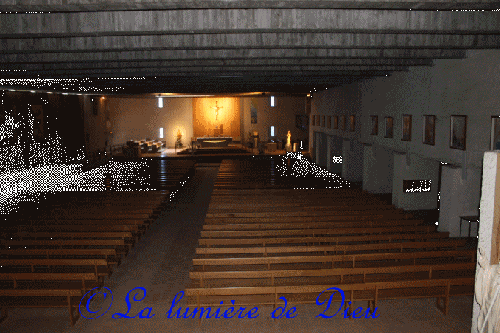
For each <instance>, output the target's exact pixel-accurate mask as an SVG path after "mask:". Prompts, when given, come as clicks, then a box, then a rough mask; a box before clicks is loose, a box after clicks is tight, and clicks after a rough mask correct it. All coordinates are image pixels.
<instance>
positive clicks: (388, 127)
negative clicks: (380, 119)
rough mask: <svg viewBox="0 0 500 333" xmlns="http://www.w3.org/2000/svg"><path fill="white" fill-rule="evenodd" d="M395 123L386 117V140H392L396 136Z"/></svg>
mask: <svg viewBox="0 0 500 333" xmlns="http://www.w3.org/2000/svg"><path fill="white" fill-rule="evenodd" d="M393 128H394V121H393V119H392V117H385V136H384V138H388V139H392V138H393V136H394V131H393Z"/></svg>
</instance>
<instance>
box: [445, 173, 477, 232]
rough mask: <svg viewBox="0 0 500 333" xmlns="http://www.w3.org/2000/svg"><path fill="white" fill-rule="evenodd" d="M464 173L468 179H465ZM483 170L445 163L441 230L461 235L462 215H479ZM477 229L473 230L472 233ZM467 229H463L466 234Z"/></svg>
mask: <svg viewBox="0 0 500 333" xmlns="http://www.w3.org/2000/svg"><path fill="white" fill-rule="evenodd" d="M464 175H466V176H467V179H464ZM480 186H481V170H477V169H467V173H464V172H463V169H462V168H460V167H456V166H451V165H443V167H442V171H441V193H440V194H439V197H440V208H439V225H438V230H439V231H448V232H449V233H450V237H460V216H475V215H479V210H478V206H479V195H480ZM464 226H466V225H465V224H464ZM474 231H475V230H471V233H472V232H474ZM466 233H467V231H466V230H462V236H465V235H466Z"/></svg>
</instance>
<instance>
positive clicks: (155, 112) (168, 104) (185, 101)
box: [107, 97, 193, 147]
mask: <svg viewBox="0 0 500 333" xmlns="http://www.w3.org/2000/svg"><path fill="white" fill-rule="evenodd" d="M107 108H108V110H109V111H108V112H109V117H110V121H111V124H112V126H111V130H112V132H113V135H112V137H111V139H110V141H111V143H112V144H113V145H118V144H124V143H125V142H126V141H128V140H141V139H145V138H150V139H159V129H160V127H163V133H164V139H163V140H166V141H167V146H168V147H173V146H174V144H175V141H176V134H177V130H178V129H180V130H181V133H182V143H183V144H184V146H187V145H189V143H190V140H191V137H192V136H193V106H192V98H164V99H163V108H159V107H158V100H157V99H156V98H117V97H108V104H107Z"/></svg>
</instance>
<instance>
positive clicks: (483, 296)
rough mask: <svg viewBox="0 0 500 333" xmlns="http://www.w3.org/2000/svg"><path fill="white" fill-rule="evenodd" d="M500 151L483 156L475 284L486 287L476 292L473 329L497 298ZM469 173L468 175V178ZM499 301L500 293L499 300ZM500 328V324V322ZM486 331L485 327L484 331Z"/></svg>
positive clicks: (492, 315) (494, 317) (488, 329)
mask: <svg viewBox="0 0 500 333" xmlns="http://www.w3.org/2000/svg"><path fill="white" fill-rule="evenodd" d="M499 171H500V153H498V152H496V151H495V152H486V153H485V154H484V159H483V182H482V191H481V216H480V222H479V239H478V249H477V250H478V251H477V265H476V287H477V284H478V283H481V284H482V287H483V288H476V289H475V291H476V292H478V291H480V292H481V293H480V294H477V293H476V294H475V295H474V301H473V309H472V330H471V332H478V331H479V329H481V328H482V327H481V326H482V323H483V321H485V320H484V319H485V316H486V314H487V311H488V308H489V306H490V304H492V303H493V301H494V297H495V295H494V289H493V286H494V285H495V281H498V279H499V278H500V277H499V275H500V274H499V269H498V267H499V266H498V261H499V253H498V242H499V238H500V232H499V220H500V172H499ZM468 178H469V177H468V176H467V179H468ZM496 302H498V295H497V300H496ZM497 316H498V313H496V312H495V311H492V312H491V313H490V317H489V318H488V320H487V322H488V323H489V324H488V325H487V326H486V330H485V332H497V331H495V329H494V328H493V327H492V326H493V325H492V324H493V323H494V322H497V323H498V320H499V319H498V317H497ZM497 329H498V325H497ZM481 332H483V331H481Z"/></svg>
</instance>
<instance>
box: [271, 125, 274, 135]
mask: <svg viewBox="0 0 500 333" xmlns="http://www.w3.org/2000/svg"><path fill="white" fill-rule="evenodd" d="M271 136H272V137H273V136H274V126H271Z"/></svg>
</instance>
